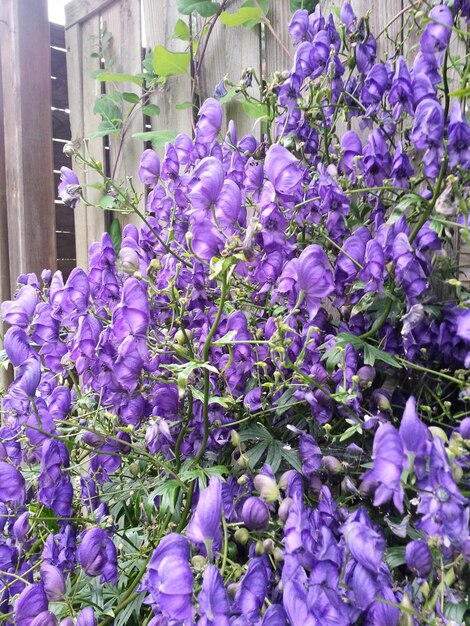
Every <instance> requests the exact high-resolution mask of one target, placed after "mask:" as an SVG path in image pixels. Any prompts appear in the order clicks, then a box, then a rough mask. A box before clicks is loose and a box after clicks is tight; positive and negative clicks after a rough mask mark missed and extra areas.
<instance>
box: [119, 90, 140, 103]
mask: <svg viewBox="0 0 470 626" xmlns="http://www.w3.org/2000/svg"><path fill="white" fill-rule="evenodd" d="M122 99H123V100H125V101H126V102H130V103H131V104H139V102H140V98H139V96H138V95H137V94H136V93H133V92H132V91H125V92H124V93H123V94H122Z"/></svg>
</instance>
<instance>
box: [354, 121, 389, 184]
mask: <svg viewBox="0 0 470 626" xmlns="http://www.w3.org/2000/svg"><path fill="white" fill-rule="evenodd" d="M360 166H361V168H362V169H363V171H364V178H365V181H366V183H367V184H368V185H369V186H370V187H380V186H381V185H382V184H383V181H384V178H388V176H389V175H390V169H391V166H392V157H391V156H390V152H389V150H388V146H387V142H386V138H385V135H384V133H383V132H382V131H381V130H380V129H378V128H376V129H375V130H373V131H372V133H371V134H370V135H369V138H368V140H367V143H366V145H365V146H364V150H363V158H362V160H361V161H360Z"/></svg>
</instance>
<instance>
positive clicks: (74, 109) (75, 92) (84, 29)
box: [65, 14, 105, 268]
mask: <svg viewBox="0 0 470 626" xmlns="http://www.w3.org/2000/svg"><path fill="white" fill-rule="evenodd" d="M65 37H66V43H67V50H68V52H69V54H68V55H67V73H68V76H69V77H70V79H69V101H70V122H71V126H72V141H74V143H76V144H77V145H79V146H80V149H81V150H83V149H84V146H85V143H84V140H85V138H86V137H87V136H88V135H89V134H90V133H91V132H93V131H96V129H97V128H98V124H99V117H98V116H96V115H95V114H94V113H93V107H94V104H95V100H96V98H97V96H99V83H97V81H95V80H94V79H93V78H92V77H91V73H92V72H93V71H94V70H97V69H99V67H100V60H99V58H96V57H92V56H91V54H92V52H94V51H96V47H97V43H98V42H99V37H100V17H99V15H98V14H94V15H93V16H92V17H91V18H90V19H88V20H87V21H86V22H85V23H84V24H83V25H82V24H80V23H76V24H75V25H74V26H72V27H71V28H68V29H67V30H66V31H65ZM86 143H87V146H88V149H87V153H88V154H90V155H92V156H93V157H94V158H95V159H96V160H100V161H101V162H102V163H103V162H104V150H103V142H102V139H101V138H97V139H92V140H87V141H86ZM77 175H78V176H79V180H80V183H81V185H82V186H83V189H84V194H85V196H86V198H87V200H88V201H89V202H91V203H97V202H98V200H99V198H100V192H99V191H97V190H96V189H90V188H87V185H91V184H93V183H99V182H102V179H101V178H100V177H99V175H98V174H97V173H96V172H94V171H93V170H86V171H85V172H83V171H82V169H81V167H79V168H77ZM104 230H105V221H104V212H103V211H101V210H100V209H97V208H95V207H84V206H83V205H82V204H79V205H78V206H77V208H76V209H75V232H76V246H77V265H79V266H80V267H84V268H86V267H88V249H89V247H90V245H91V244H92V243H93V242H94V241H98V240H99V239H100V238H101V235H102V233H103V232H104Z"/></svg>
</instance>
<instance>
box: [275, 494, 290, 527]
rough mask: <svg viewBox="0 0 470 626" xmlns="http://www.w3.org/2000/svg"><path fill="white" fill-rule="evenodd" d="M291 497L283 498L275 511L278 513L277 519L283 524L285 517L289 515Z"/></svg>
mask: <svg viewBox="0 0 470 626" xmlns="http://www.w3.org/2000/svg"><path fill="white" fill-rule="evenodd" d="M292 502H293V500H292V498H284V500H283V501H282V502H281V506H280V507H279V511H278V512H277V513H278V515H279V519H280V520H281V521H282V522H283V523H284V524H285V523H286V521H287V518H288V517H289V509H290V507H291V506H292Z"/></svg>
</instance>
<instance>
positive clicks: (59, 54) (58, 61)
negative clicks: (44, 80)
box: [51, 48, 67, 79]
mask: <svg viewBox="0 0 470 626" xmlns="http://www.w3.org/2000/svg"><path fill="white" fill-rule="evenodd" d="M66 56H67V52H66V51H65V50H57V49H56V48H51V76H58V77H61V78H65V79H67V59H66Z"/></svg>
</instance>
